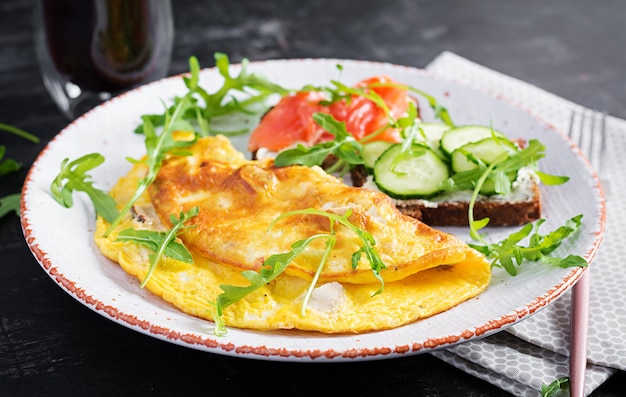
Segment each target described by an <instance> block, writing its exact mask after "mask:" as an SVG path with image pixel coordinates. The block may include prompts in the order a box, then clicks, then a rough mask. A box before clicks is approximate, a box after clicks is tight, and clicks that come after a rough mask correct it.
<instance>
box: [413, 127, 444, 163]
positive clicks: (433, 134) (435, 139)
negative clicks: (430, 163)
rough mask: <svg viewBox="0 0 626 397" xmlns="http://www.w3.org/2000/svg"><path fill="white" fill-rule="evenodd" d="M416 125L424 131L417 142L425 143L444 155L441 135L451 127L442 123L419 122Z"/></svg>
mask: <svg viewBox="0 0 626 397" xmlns="http://www.w3.org/2000/svg"><path fill="white" fill-rule="evenodd" d="M415 125H416V126H417V127H419V128H420V129H421V130H422V132H423V133H424V135H423V136H422V134H419V135H418V138H417V139H415V142H416V143H422V144H425V145H427V146H428V147H430V148H431V149H432V150H433V151H434V152H435V153H437V154H439V155H442V154H443V153H442V151H441V148H440V141H441V137H442V136H443V133H444V132H446V131H448V130H449V129H450V128H451V127H450V126H449V125H447V124H441V123H417V124H415Z"/></svg>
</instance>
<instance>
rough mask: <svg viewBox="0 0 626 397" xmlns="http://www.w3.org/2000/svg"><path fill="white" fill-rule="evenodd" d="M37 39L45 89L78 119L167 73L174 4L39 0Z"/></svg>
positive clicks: (147, 0)
mask: <svg viewBox="0 0 626 397" xmlns="http://www.w3.org/2000/svg"><path fill="white" fill-rule="evenodd" d="M35 41H36V47H37V55H38V58H39V63H40V68H41V72H42V77H43V80H44V83H45V85H46V88H47V89H48V91H49V92H50V94H51V95H52V97H53V99H54V100H55V102H56V103H57V105H58V106H59V107H60V108H61V110H62V111H63V113H65V114H66V115H67V116H68V117H70V118H74V117H76V116H78V115H79V114H82V113H83V112H84V111H86V110H89V109H90V108H91V107H93V106H95V105H97V104H98V103H100V102H101V101H102V100H106V99H108V98H110V97H111V96H112V95H116V94H118V93H120V92H123V91H125V90H127V89H129V88H132V87H135V86H137V85H140V84H143V83H146V82H149V81H154V80H157V79H159V78H162V77H164V76H165V75H166V74H167V69H168V67H169V60H170V55H171V49H172V42H173V23H172V15H171V5H170V2H169V0H39V1H38V2H37V6H36V7H35Z"/></svg>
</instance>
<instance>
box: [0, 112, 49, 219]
mask: <svg viewBox="0 0 626 397" xmlns="http://www.w3.org/2000/svg"><path fill="white" fill-rule="evenodd" d="M0 130H3V131H7V132H10V133H12V134H15V135H17V136H20V137H22V138H24V139H27V140H29V141H31V142H33V143H39V138H38V137H36V136H35V135H33V134H30V133H28V132H26V131H24V130H22V129H21V128H17V127H14V126H12V125H8V124H4V123H0ZM6 150H7V149H6V147H5V146H4V145H0V160H2V159H3V158H4V155H5V154H6ZM21 166H22V165H21V164H20V163H18V162H17V161H15V160H13V159H4V161H0V176H2V175H6V174H10V173H12V172H16V171H18V170H19V169H20V167H21ZM11 211H14V212H15V215H17V216H20V194H19V193H16V194H10V195H8V196H5V197H0V218H2V217H3V216H5V215H6V214H8V213H9V212H11Z"/></svg>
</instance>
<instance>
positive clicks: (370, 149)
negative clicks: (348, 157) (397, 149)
mask: <svg viewBox="0 0 626 397" xmlns="http://www.w3.org/2000/svg"><path fill="white" fill-rule="evenodd" d="M391 145H393V143H391V142H385V141H374V142H370V143H368V144H366V145H365V146H363V152H362V153H361V157H362V158H363V163H364V165H365V168H366V169H367V170H368V172H369V173H371V172H372V170H373V169H374V163H376V160H378V158H379V157H380V155H381V154H383V152H384V151H385V150H387V149H389V146H391Z"/></svg>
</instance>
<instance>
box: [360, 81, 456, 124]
mask: <svg viewBox="0 0 626 397" xmlns="http://www.w3.org/2000/svg"><path fill="white" fill-rule="evenodd" d="M369 87H393V88H401V89H405V90H407V91H411V92H414V93H416V94H418V95H420V96H422V97H424V99H426V101H427V102H428V105H429V106H430V108H431V109H432V110H433V111H434V112H435V118H437V119H439V120H441V121H442V122H443V123H444V124H446V125H449V126H451V127H454V122H453V121H452V118H451V117H450V114H449V112H448V109H447V108H446V107H444V106H443V105H442V104H441V103H439V101H438V100H437V98H435V97H434V96H432V95H430V94H428V93H426V92H425V91H422V90H419V89H417V88H415V87H412V86H409V85H406V84H399V83H374V84H371V85H370V86H369Z"/></svg>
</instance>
